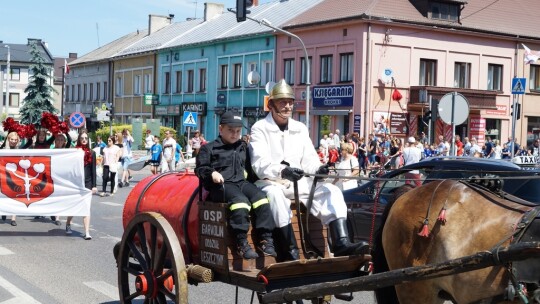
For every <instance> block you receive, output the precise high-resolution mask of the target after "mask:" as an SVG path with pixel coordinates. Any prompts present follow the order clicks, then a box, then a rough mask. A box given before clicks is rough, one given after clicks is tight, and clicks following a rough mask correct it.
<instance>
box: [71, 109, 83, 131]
mask: <svg viewBox="0 0 540 304" xmlns="http://www.w3.org/2000/svg"><path fill="white" fill-rule="evenodd" d="M85 123H86V118H85V117H84V114H83V113H81V112H73V113H71V115H70V116H69V124H70V125H71V126H72V127H74V128H82V127H84V124H85Z"/></svg>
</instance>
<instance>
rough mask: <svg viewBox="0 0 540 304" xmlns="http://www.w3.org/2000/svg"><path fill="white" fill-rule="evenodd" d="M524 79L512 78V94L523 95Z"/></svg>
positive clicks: (525, 81)
mask: <svg viewBox="0 0 540 304" xmlns="http://www.w3.org/2000/svg"><path fill="white" fill-rule="evenodd" d="M526 83H527V80H526V79H525V78H512V94H525V84H526Z"/></svg>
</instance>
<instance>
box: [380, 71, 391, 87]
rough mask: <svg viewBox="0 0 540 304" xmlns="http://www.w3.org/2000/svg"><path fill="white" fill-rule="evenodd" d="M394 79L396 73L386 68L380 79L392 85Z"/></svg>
mask: <svg viewBox="0 0 540 304" xmlns="http://www.w3.org/2000/svg"><path fill="white" fill-rule="evenodd" d="M392 78H394V71H393V70H392V69H391V68H386V69H384V70H383V71H382V73H381V78H380V79H381V81H382V82H383V83H386V84H389V83H391V82H392Z"/></svg>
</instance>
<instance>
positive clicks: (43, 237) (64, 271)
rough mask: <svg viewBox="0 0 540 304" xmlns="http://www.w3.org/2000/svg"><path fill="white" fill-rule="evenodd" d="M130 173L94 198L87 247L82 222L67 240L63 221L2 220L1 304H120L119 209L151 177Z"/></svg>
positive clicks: (193, 294) (208, 288) (214, 289)
mask: <svg viewBox="0 0 540 304" xmlns="http://www.w3.org/2000/svg"><path fill="white" fill-rule="evenodd" d="M133 173H134V174H133V177H134V178H133V180H132V183H131V186H130V188H120V189H118V191H117V193H116V194H115V195H114V196H113V197H103V198H102V197H99V196H97V195H95V196H94V197H93V199H92V218H91V235H92V237H93V239H92V240H90V241H86V240H84V239H83V234H84V230H83V227H82V218H81V217H75V218H74V220H73V223H72V227H73V230H74V233H73V234H72V235H71V236H66V235H65V218H61V222H62V226H56V225H54V224H53V223H52V221H51V220H50V219H49V218H45V219H37V220H36V219H34V218H33V217H18V218H17V223H18V226H16V227H13V226H11V225H10V224H9V220H8V221H6V222H2V221H1V220H0V304H2V303H5V304H11V303H13V304H15V303H16V304H26V303H47V304H49V303H51V304H52V303H60V304H64V303H65V304H73V303H81V304H86V303H88V304H94V303H104V304H105V303H106V304H113V303H119V301H118V287H117V286H118V284H117V269H116V263H115V260H114V257H113V254H112V249H113V246H114V245H115V244H116V243H117V242H119V241H120V239H121V237H122V233H123V227H122V209H123V203H124V201H125V199H126V197H127V195H128V193H129V191H130V189H131V188H132V187H133V186H134V185H135V184H136V183H137V182H138V181H140V180H142V179H143V178H144V177H146V176H148V175H150V172H149V170H148V167H147V168H144V169H143V170H141V171H136V172H133ZM98 184H100V183H98ZM98 189H99V190H101V187H100V186H99V187H98ZM235 291H236V290H235V287H234V286H232V285H227V284H222V283H219V282H214V283H210V284H199V285H198V286H190V287H189V303H234V302H235ZM238 299H239V300H238V303H250V299H251V291H249V290H246V289H242V288H240V289H239V291H238ZM133 303H136V304H139V303H143V301H142V300H136V301H133ZM255 303H257V300H256V299H255ZM332 303H351V302H344V301H339V300H333V301H332ZM352 303H374V300H373V296H372V293H371V292H362V293H355V299H354V300H353V301H352Z"/></svg>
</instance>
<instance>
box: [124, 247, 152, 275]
mask: <svg viewBox="0 0 540 304" xmlns="http://www.w3.org/2000/svg"><path fill="white" fill-rule="evenodd" d="M128 246H129V249H131V252H132V253H133V255H134V258H135V259H136V260H137V261H138V262H139V264H140V265H141V267H142V268H143V270H147V269H148V263H147V262H146V261H145V259H144V257H143V256H142V254H141V252H140V251H139V249H138V248H137V246H135V243H133V242H129V243H128Z"/></svg>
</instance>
